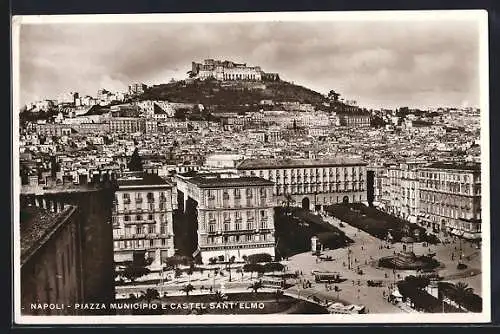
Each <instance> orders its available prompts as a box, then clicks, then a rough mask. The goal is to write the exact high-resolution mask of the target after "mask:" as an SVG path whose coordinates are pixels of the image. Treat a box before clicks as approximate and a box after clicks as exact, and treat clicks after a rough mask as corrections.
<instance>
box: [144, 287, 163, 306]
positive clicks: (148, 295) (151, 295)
mask: <svg viewBox="0 0 500 334" xmlns="http://www.w3.org/2000/svg"><path fill="white" fill-rule="evenodd" d="M141 293H142V296H141V298H143V299H145V300H146V301H147V302H148V303H150V302H151V301H152V300H153V299H159V298H160V293H159V292H158V290H156V289H147V290H146V291H141Z"/></svg>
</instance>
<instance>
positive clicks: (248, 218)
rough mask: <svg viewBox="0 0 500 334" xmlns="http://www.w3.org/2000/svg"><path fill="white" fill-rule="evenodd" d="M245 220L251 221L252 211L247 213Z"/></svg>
mask: <svg viewBox="0 0 500 334" xmlns="http://www.w3.org/2000/svg"><path fill="white" fill-rule="evenodd" d="M247 220H253V213H252V211H247Z"/></svg>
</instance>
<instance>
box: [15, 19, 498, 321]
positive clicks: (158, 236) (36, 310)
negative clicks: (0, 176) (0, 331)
mask: <svg viewBox="0 0 500 334" xmlns="http://www.w3.org/2000/svg"><path fill="white" fill-rule="evenodd" d="M487 18H488V16H487V13H486V12H485V11H406V12H405V11H401V12H383V11H382V12H295V13H293V12H284V13H239V14H236V13H226V14H154V15H153V14H141V15H135V14H134V15H64V16H15V17H13V21H12V24H13V35H12V43H13V44H12V46H13V57H12V61H13V78H14V80H13V93H14V96H13V101H14V108H13V111H12V113H13V120H14V123H13V129H14V131H13V136H14V137H13V152H14V162H13V164H14V166H13V168H14V176H13V180H14V181H13V182H14V201H15V202H14V218H15V221H14V225H13V226H14V240H13V244H14V258H13V263H14V268H13V271H14V278H15V280H14V296H15V298H14V310H15V322H16V323H18V324H89V323H93V324H132V323H133V324H198V323H200V324H210V323H247V324H258V323H287V324H292V323H311V324H312V323H329V324H334V323H464V322H467V323H480V322H483V323H484V322H488V321H490V316H491V314H490V312H491V311H490V302H491V300H490V281H489V280H490V255H489V254H490V240H489V238H490V211H489V210H490V198H489V139H488V138H489V133H488V131H489V129H488V124H489V123H488V113H489V106H488V97H489V96H488V94H489V92H488V90H489V88H488V39H487V36H488V30H487V22H488V21H487Z"/></svg>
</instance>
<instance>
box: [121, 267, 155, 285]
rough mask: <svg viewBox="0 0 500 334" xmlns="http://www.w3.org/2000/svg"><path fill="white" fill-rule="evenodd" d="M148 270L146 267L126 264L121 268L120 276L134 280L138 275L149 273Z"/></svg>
mask: <svg viewBox="0 0 500 334" xmlns="http://www.w3.org/2000/svg"><path fill="white" fill-rule="evenodd" d="M149 272H150V271H149V269H148V268H145V267H138V266H134V265H128V266H127V267H125V269H124V270H123V273H122V276H123V277H125V278H127V279H129V280H130V281H132V282H134V281H135V280H136V279H138V278H139V277H142V276H144V275H147V274H149Z"/></svg>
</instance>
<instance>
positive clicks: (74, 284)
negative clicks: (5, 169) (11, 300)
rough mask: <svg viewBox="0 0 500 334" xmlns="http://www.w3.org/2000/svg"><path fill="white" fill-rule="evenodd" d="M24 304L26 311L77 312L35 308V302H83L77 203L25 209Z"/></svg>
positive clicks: (46, 312) (34, 313) (23, 230)
mask: <svg viewBox="0 0 500 334" xmlns="http://www.w3.org/2000/svg"><path fill="white" fill-rule="evenodd" d="M20 230H21V306H22V310H23V312H22V313H26V314H33V315H38V314H47V315H49V314H75V313H77V310H75V309H70V308H64V309H61V310H57V309H54V310H51V309H49V308H47V309H38V308H34V309H33V308H32V307H30V305H32V304H33V303H55V304H56V303H57V304H64V305H73V304H75V303H83V296H82V291H81V286H82V283H83V282H82V273H81V272H80V262H81V261H82V259H81V258H80V253H81V249H80V243H79V240H78V236H79V231H78V230H79V223H78V215H77V207H76V206H68V205H63V206H56V207H55V208H54V209H53V210H46V209H43V208H39V207H36V206H25V207H23V208H22V209H21V221H20Z"/></svg>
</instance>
